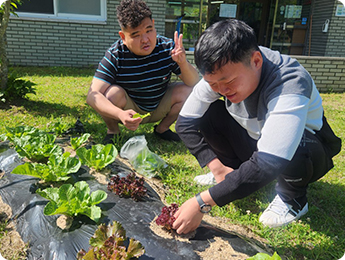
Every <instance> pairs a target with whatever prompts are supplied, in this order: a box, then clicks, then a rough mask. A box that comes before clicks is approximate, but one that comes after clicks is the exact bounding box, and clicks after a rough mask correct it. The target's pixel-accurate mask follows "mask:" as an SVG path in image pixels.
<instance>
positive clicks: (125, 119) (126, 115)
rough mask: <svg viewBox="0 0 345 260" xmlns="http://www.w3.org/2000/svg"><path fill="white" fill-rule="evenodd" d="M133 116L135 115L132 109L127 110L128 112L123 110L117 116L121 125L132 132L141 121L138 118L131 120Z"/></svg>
mask: <svg viewBox="0 0 345 260" xmlns="http://www.w3.org/2000/svg"><path fill="white" fill-rule="evenodd" d="M134 114H136V112H135V111H134V110H132V109H129V110H123V111H122V112H121V113H120V115H119V119H120V120H121V122H122V123H123V125H124V126H125V127H126V128H127V129H129V130H132V131H135V130H137V129H138V127H139V124H140V123H141V121H142V118H140V117H137V118H133V115H134Z"/></svg>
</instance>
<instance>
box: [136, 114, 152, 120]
mask: <svg viewBox="0 0 345 260" xmlns="http://www.w3.org/2000/svg"><path fill="white" fill-rule="evenodd" d="M150 115H151V113H146V114H144V115H141V114H139V113H136V114H134V115H133V118H138V117H140V118H141V119H144V118H145V117H148V116H150Z"/></svg>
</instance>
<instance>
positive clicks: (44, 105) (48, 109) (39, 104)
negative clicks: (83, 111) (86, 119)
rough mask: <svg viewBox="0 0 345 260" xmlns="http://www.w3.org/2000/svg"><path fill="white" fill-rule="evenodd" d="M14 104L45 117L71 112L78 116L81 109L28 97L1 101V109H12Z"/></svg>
mask: <svg viewBox="0 0 345 260" xmlns="http://www.w3.org/2000/svg"><path fill="white" fill-rule="evenodd" d="M12 106H18V107H21V106H22V107H24V108H25V109H26V110H27V111H28V112H30V113H32V114H33V115H38V116H44V117H47V118H48V117H51V116H54V117H58V116H62V115H65V114H71V115H75V116H78V115H79V114H80V109H78V108H77V107H74V108H73V107H69V106H66V105H64V104H61V103H60V104H58V103H49V102H45V101H33V100H28V99H21V100H12V101H11V102H8V103H2V104H1V103H0V109H4V110H7V109H11V108H12Z"/></svg>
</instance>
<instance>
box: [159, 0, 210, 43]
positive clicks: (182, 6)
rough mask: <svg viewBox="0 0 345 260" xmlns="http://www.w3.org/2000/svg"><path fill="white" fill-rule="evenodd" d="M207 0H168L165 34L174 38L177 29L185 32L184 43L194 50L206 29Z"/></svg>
mask: <svg viewBox="0 0 345 260" xmlns="http://www.w3.org/2000/svg"><path fill="white" fill-rule="evenodd" d="M206 14H207V2H206V1H205V0H180V1H177V0H176V1H175V0H166V15H165V36H167V37H170V38H173V36H174V32H175V31H176V30H177V31H179V32H180V33H183V45H184V47H185V48H186V50H192V49H193V47H194V44H195V42H196V40H197V39H198V37H199V35H200V33H201V31H202V30H204V29H205V25H206V23H205V21H206Z"/></svg>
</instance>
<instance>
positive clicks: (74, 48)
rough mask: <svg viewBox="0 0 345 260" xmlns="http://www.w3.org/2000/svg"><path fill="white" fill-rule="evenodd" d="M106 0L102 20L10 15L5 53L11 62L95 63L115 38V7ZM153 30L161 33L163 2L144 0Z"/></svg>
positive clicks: (84, 64) (22, 63)
mask: <svg viewBox="0 0 345 260" xmlns="http://www.w3.org/2000/svg"><path fill="white" fill-rule="evenodd" d="M119 2H120V0H108V1H107V21H106V22H93V23H91V22H89V23H82V22H68V21H61V20H55V21H53V20H38V19H25V20H24V19H22V18H16V17H12V18H11V19H10V23H9V25H8V28H7V31H6V35H7V37H6V38H7V56H8V59H9V61H10V64H11V65H21V66H76V67H85V66H96V65H97V64H98V62H99V61H100V60H101V59H102V57H103V55H104V52H105V51H106V49H107V48H109V47H110V46H111V44H112V43H114V42H115V41H116V40H117V39H118V38H119V36H118V31H119V30H120V27H119V25H118V22H117V18H116V6H117V5H118V4H119ZM146 2H147V4H148V5H149V7H150V9H151V11H152V13H153V18H154V19H155V25H156V29H157V32H158V33H160V34H163V33H164V28H165V27H164V26H165V23H164V17H165V1H163V0H159V1H155V0H148V1H146Z"/></svg>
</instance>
